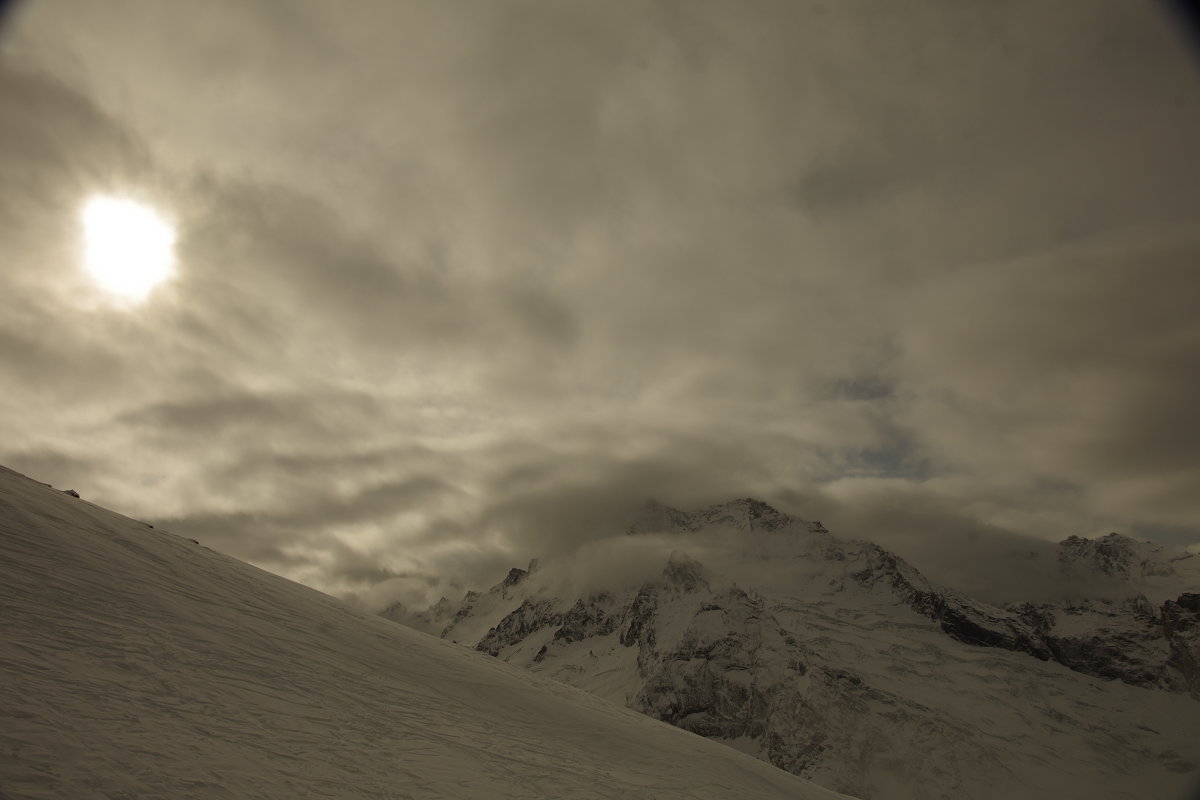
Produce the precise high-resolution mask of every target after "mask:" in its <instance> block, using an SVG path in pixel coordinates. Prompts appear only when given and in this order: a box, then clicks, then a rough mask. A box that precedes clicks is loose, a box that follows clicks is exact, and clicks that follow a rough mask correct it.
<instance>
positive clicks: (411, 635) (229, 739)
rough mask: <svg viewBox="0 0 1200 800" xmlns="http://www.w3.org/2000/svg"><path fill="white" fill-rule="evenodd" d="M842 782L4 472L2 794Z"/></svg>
mask: <svg viewBox="0 0 1200 800" xmlns="http://www.w3.org/2000/svg"><path fill="white" fill-rule="evenodd" d="M150 797H164V798H165V797H170V798H177V799H178V800H189V799H190V798H237V799H238V800H241V799H242V798H289V800H290V799H291V798H311V799H312V800H318V799H319V798H386V800H402V799H407V798H413V799H414V800H415V799H416V798H421V799H422V800H435V799H436V798H489V799H490V800H491V799H495V798H537V797H545V798H580V799H581V800H587V799H589V798H596V799H599V798H696V799H703V798H714V799H715V798H722V799H724V798H745V799H746V800H753V799H754V798H785V797H786V798H799V799H800V800H806V799H808V798H812V800H818V799H819V798H820V799H826V798H836V797H842V795H837V794H835V793H833V792H829V791H827V790H825V789H821V788H820V787H817V786H815V785H813V784H810V783H808V782H806V781H802V780H800V779H798V778H795V777H793V776H791V775H788V774H786V773H784V772H783V771H781V770H777V769H775V768H773V767H770V766H768V765H766V764H764V763H762V762H759V761H757V760H755V759H754V758H751V757H750V756H747V755H744V754H742V753H738V752H736V751H734V750H732V749H729V748H726V747H724V746H722V745H720V744H717V743H714V742H710V741H707V740H705V739H703V738H701V737H699V736H694V735H691V734H688V733H684V732H682V731H679V730H677V729H675V728H672V727H670V726H668V725H665V724H663V723H659V722H655V721H653V720H650V719H648V718H646V717H644V716H642V715H640V714H637V713H635V712H633V711H629V710H627V709H624V708H621V707H620V706H617V705H615V704H611V703H607V702H604V701H601V700H599V699H597V698H594V697H592V696H590V695H588V694H586V693H584V692H581V691H578V690H575V689H571V688H570V687H566V686H564V685H562V684H559V683H557V682H554V681H551V680H549V679H545V678H538V677H535V676H531V675H529V674H528V673H526V672H524V671H522V670H519V669H518V668H516V667H510V666H509V665H507V664H504V663H501V662H498V661H496V660H494V659H491V658H489V657H487V656H484V655H482V654H478V653H474V652H470V651H468V650H465V649H464V648H461V647H457V646H455V645H453V644H450V643H448V642H442V641H440V640H437V639H435V638H433V637H430V636H427V635H425V634H421V633H418V632H416V631H412V630H409V629H407V628H403V627H401V626H400V625H397V624H395V623H391V622H388V621H386V620H382V619H379V618H377V617H374V616H367V615H364V614H360V613H358V612H355V611H353V610H352V609H350V608H349V607H348V606H346V605H344V604H342V603H340V602H338V601H336V600H334V599H333V598H330V597H328V596H325V595H323V594H320V593H319V592H316V591H314V590H311V589H308V588H306V587H303V586H300V585H298V584H295V583H292V582H290V581H287V580H284V579H283V578H279V577H277V576H274V575H271V574H269V573H266V572H263V571H261V570H258V569H256V568H254V567H251V566H249V565H247V564H244V563H242V562H239V561H236V560H234V559H232V558H229V557H226V556H223V555H221V554H218V553H215V552H212V551H210V550H208V549H207V548H205V547H203V546H200V545H196V544H194V543H192V542H191V541H190V540H187V539H183V538H180V537H176V536H174V535H172V534H169V533H166V532H163V531H160V530H153V529H150V528H149V527H148V526H146V525H144V524H142V523H139V522H137V521H135V520H131V519H128V518H126V517H122V516H121V515H119V514H115V513H113V512H109V511H107V510H105V509H101V508H99V507H97V506H94V505H91V504H90V503H87V502H86V501H83V500H78V499H75V498H73V497H70V496H68V495H66V494H63V493H61V492H58V491H56V490H54V489H51V488H49V487H47V486H45V485H44V484H40V483H37V482H35V481H31V480H29V479H27V478H25V477H23V476H20V475H18V474H17V473H14V472H12V471H10V470H7V469H4V468H0V798H2V799H3V800H26V798H29V799H31V800H32V799H34V798H55V799H56V800H57V799H60V798H72V800H75V799H78V800H90V799H91V798H96V799H97V800H99V798H104V799H105V800H133V798H150Z"/></svg>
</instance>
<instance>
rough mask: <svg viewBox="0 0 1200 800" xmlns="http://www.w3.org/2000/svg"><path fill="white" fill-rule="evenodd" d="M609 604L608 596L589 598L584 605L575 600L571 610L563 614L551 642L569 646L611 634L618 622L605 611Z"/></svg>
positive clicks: (581, 601) (610, 600)
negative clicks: (572, 643)
mask: <svg viewBox="0 0 1200 800" xmlns="http://www.w3.org/2000/svg"><path fill="white" fill-rule="evenodd" d="M611 603H612V596H611V595H609V594H602V595H600V596H598V597H591V598H589V599H588V601H587V602H586V603H585V602H584V601H583V600H577V601H576V602H575V605H573V606H571V610H570V611H568V612H567V613H566V614H563V616H562V624H561V626H560V627H559V629H558V630H556V631H555V632H554V636H553V638H552V641H554V642H556V643H558V642H562V643H565V644H570V643H571V642H582V641H583V640H584V639H591V638H592V637H595V636H607V635H608V634H610V633H612V632H613V631H614V630H616V629H617V624H618V623H619V622H620V620H619V619H617V617H615V616H614V615H612V614H611V613H610V611H609V609H606V606H608V605H610V604H611Z"/></svg>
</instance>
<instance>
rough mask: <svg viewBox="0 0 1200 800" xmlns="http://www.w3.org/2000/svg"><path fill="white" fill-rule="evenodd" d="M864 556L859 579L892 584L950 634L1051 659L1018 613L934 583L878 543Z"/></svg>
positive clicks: (869, 584)
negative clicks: (935, 585) (942, 587)
mask: <svg viewBox="0 0 1200 800" xmlns="http://www.w3.org/2000/svg"><path fill="white" fill-rule="evenodd" d="M863 556H864V559H865V561H866V563H867V566H866V568H864V569H862V570H860V571H858V572H856V573H854V575H853V577H854V579H855V580H857V581H858V582H859V583H860V584H862V585H864V586H867V587H872V586H874V585H875V584H877V583H884V584H886V585H888V586H889V587H890V588H891V590H892V591H893V592H894V593H895V594H896V596H897V597H899V598H900V599H901V600H903V601H904V602H905V603H907V604H908V605H909V607H910V608H912V609H913V610H914V611H916V612H917V613H918V614H922V615H923V616H926V617H928V618H929V619H931V620H933V621H934V622H937V623H938V624H939V625H940V626H941V628H942V630H943V631H945V633H946V634H947V635H949V636H950V637H952V638H954V639H957V640H958V641H960V642H964V643H965V644H973V645H979V646H982V647H1001V648H1004V649H1005V650H1017V651H1019V652H1022V653H1028V654H1030V655H1032V656H1034V657H1035V658H1038V659H1041V660H1042V661H1047V660H1049V659H1050V657H1051V651H1050V648H1049V647H1047V646H1046V644H1045V642H1044V641H1042V637H1040V636H1039V635H1038V633H1037V631H1035V630H1034V629H1033V628H1032V627H1031V626H1030V625H1029V624H1027V623H1026V622H1024V621H1023V620H1022V619H1021V618H1020V617H1019V616H1017V615H1015V614H1012V613H1010V612H1007V611H1003V610H1002V609H999V608H995V607H994V606H989V605H987V604H985V603H979V602H974V601H971V600H968V599H967V598H965V597H963V596H961V595H959V594H957V593H955V592H951V591H948V590H944V589H938V588H935V587H934V586H933V585H932V584H931V583H930V582H929V581H927V580H926V579H925V578H924V577H923V576H922V575H921V574H920V573H919V572H917V571H916V570H915V569H913V568H912V567H911V566H909V565H908V563H907V562H905V561H904V560H903V559H901V558H900V557H899V556H896V555H895V554H893V553H890V552H888V551H887V550H884V549H883V548H882V547H879V546H878V545H875V544H866V545H864V546H863Z"/></svg>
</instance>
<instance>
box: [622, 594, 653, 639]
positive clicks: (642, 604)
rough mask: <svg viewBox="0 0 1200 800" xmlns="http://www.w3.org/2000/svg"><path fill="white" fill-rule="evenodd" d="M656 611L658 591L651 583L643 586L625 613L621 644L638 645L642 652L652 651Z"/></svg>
mask: <svg viewBox="0 0 1200 800" xmlns="http://www.w3.org/2000/svg"><path fill="white" fill-rule="evenodd" d="M657 610H658V590H657V588H656V587H655V586H654V584H652V583H648V584H646V585H645V586H643V587H642V588H641V589H640V590H639V591H638V593H637V595H636V596H635V597H634V598H633V603H632V604H631V605H630V606H629V610H628V611H626V612H625V630H624V631H623V632H622V633H621V640H620V641H621V644H622V645H624V646H625V647H633V646H634V645H639V646H640V647H641V649H642V650H643V651H650V652H653V651H654V644H655V642H654V614H655V612H656V611H657Z"/></svg>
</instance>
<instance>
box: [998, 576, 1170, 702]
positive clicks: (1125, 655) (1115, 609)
mask: <svg viewBox="0 0 1200 800" xmlns="http://www.w3.org/2000/svg"><path fill="white" fill-rule="evenodd" d="M1011 610H1012V611H1013V613H1015V614H1017V615H1018V616H1019V617H1020V618H1021V619H1023V620H1024V621H1025V622H1026V623H1027V624H1029V625H1030V627H1032V628H1033V629H1034V630H1035V631H1037V633H1038V635H1039V636H1041V638H1042V641H1044V642H1045V643H1046V646H1047V647H1049V648H1050V652H1051V654H1052V655H1053V658H1054V660H1055V661H1058V662H1059V663H1060V664H1063V665H1064V666H1067V667H1070V668H1071V669H1073V670H1075V671H1076V672H1082V673H1084V674H1086V675H1094V676H1096V677H1098V678H1105V679H1107V680H1119V681H1122V682H1124V683H1128V684H1131V685H1133V686H1145V687H1148V688H1159V689H1167V690H1175V691H1178V690H1180V689H1181V688H1182V686H1181V684H1180V681H1179V676H1178V675H1177V674H1175V673H1174V672H1173V670H1172V668H1171V665H1170V664H1169V662H1168V660H1167V648H1166V647H1165V646H1164V640H1163V633H1162V623H1161V620H1160V616H1159V613H1158V611H1157V610H1156V609H1155V608H1154V606H1152V605H1151V604H1150V602H1149V601H1148V600H1147V599H1146V598H1145V597H1143V596H1141V595H1138V596H1137V597H1132V598H1129V599H1127V600H1124V601H1119V602H1118V601H1110V600H1092V601H1078V602H1075V603H1070V604H1059V605H1055V604H1048V603H1044V604H1033V603H1023V604H1021V605H1017V606H1013V607H1012V609H1011Z"/></svg>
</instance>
